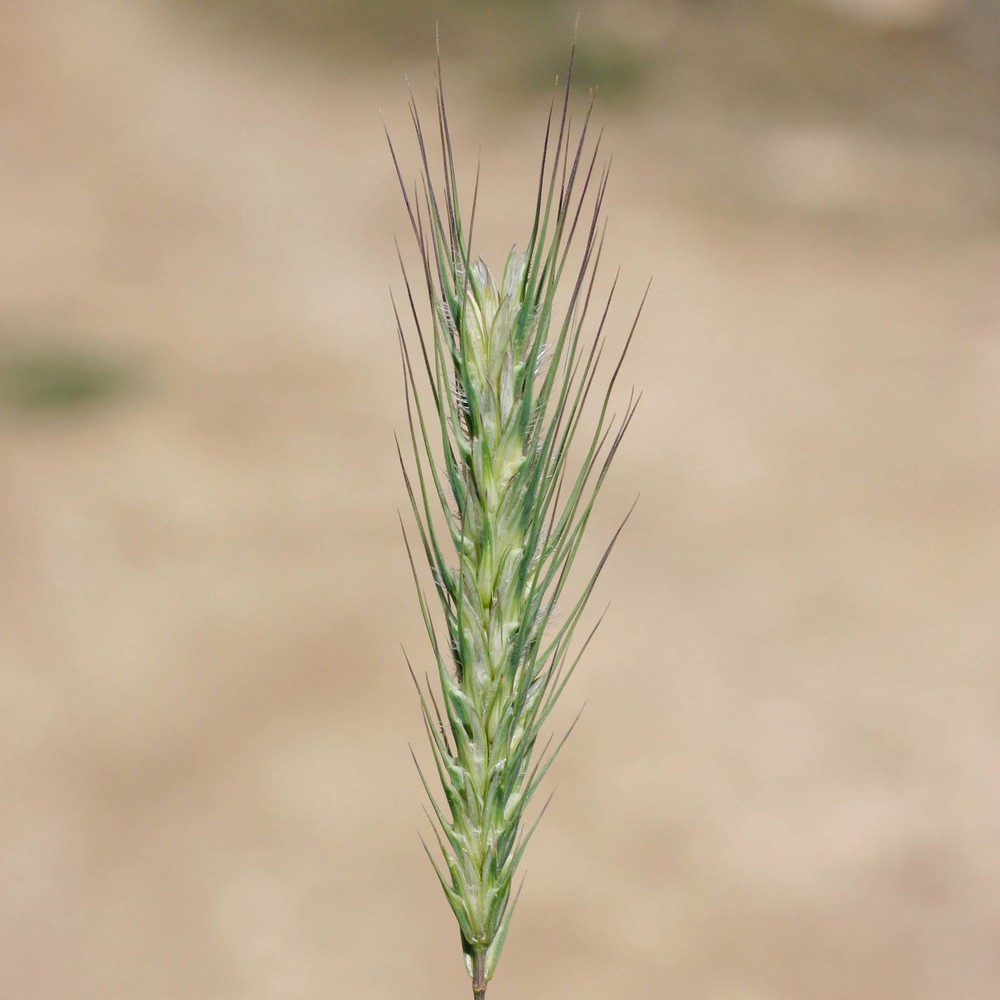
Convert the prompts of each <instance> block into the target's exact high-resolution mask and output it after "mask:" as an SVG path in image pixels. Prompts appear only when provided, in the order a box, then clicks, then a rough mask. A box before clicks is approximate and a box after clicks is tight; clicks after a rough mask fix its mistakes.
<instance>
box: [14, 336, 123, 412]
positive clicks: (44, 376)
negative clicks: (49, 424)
mask: <svg viewBox="0 0 1000 1000" xmlns="http://www.w3.org/2000/svg"><path fill="white" fill-rule="evenodd" d="M135 381H136V371H135V366H134V365H132V364H130V363H127V362H125V361H122V360H121V359H117V358H112V357H109V356H106V355H104V354H100V353H98V352H97V351H88V350H84V349H81V348H79V347H74V346H69V345H67V344H62V343H58V342H49V343H32V344H25V343H20V344H16V345H15V344H9V345H5V346H2V347H0V403H2V404H3V406H4V408H5V409H8V410H16V411H21V412H32V413H44V412H77V411H82V410H90V409H94V408H96V407H98V406H100V405H101V404H104V403H108V402H111V401H113V400H115V399H118V398H119V397H120V396H122V395H123V394H125V393H126V392H127V391H128V390H129V389H131V388H132V387H133V386H134V384H135Z"/></svg>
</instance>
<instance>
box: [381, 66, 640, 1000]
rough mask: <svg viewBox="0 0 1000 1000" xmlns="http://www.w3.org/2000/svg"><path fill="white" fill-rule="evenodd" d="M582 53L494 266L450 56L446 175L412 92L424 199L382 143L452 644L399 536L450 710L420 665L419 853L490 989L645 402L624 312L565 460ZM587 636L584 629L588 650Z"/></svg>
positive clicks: (583, 394)
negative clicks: (431, 835)
mask: <svg viewBox="0 0 1000 1000" xmlns="http://www.w3.org/2000/svg"><path fill="white" fill-rule="evenodd" d="M572 68H573V61H572V58H571V59H570V68H569V73H568V75H567V84H566V89H565V96H564V98H563V101H562V113H561V116H560V117H559V119H558V124H557V131H556V134H555V135H553V114H552V110H553V109H552V108H550V110H549V118H548V123H547V125H546V131H545V141H544V144H543V152H542V163H541V169H540V176H539V185H538V194H537V198H536V201H535V211H534V220H533V223H532V226H531V230H530V232H529V236H528V240H527V244H526V249H525V250H524V252H518V251H516V250H514V251H512V252H511V253H510V255H509V257H508V258H507V262H506V265H505V266H504V270H503V274H502V276H501V278H500V280H499V282H497V281H496V280H495V279H494V277H493V275H492V274H491V273H490V271H489V270H488V268H487V267H486V265H485V263H483V261H482V260H478V259H475V260H474V259H473V258H472V255H471V249H470V248H471V239H472V228H473V219H474V215H475V202H476V196H477V193H478V175H477V180H476V193H474V194H473V199H472V212H471V216H470V221H469V225H468V229H466V228H465V226H464V225H463V221H462V214H461V211H460V205H459V197H458V185H457V179H456V170H455V161H454V157H453V154H452V146H451V136H450V132H449V128H448V117H447V113H446V109H445V102H444V96H443V88H442V86H441V82H440V64H439V66H438V84H439V85H438V92H437V109H436V110H437V118H438V131H439V135H440V146H441V161H442V166H443V179H442V181H441V183H440V185H439V186H438V185H435V183H434V181H433V180H432V172H431V167H430V161H429V157H428V152H427V145H426V142H425V137H424V131H423V128H422V125H421V121H420V117H419V115H418V113H417V109H416V105H415V104H414V103H413V101H412V97H411V105H410V111H411V115H412V119H413V124H414V128H415V130H416V136H417V142H418V147H419V151H420V158H421V166H422V176H421V182H420V186H419V189H418V192H417V193H416V194H415V195H414V196H413V197H411V196H410V195H409V194H408V193H407V187H406V184H405V182H404V181H403V177H402V173H401V172H400V167H399V161H398V159H397V157H396V153H395V150H394V149H393V147H392V142H391V140H390V142H389V146H390V150H391V151H392V158H393V162H394V164H395V166H396V172H397V175H398V177H399V182H400V187H401V189H402V192H403V198H404V201H405V203H406V208H407V212H408V214H409V218H410V223H411V225H412V228H413V232H414V235H415V236H416V240H417V245H418V247H419V250H420V256H421V262H422V266H423V279H424V280H423V284H424V285H425V291H426V295H427V298H428V301H429V305H430V314H431V323H430V329H429V331H428V332H427V333H425V330H424V326H423V325H422V324H421V321H420V314H419V311H418V309H417V307H416V302H415V298H414V294H413V288H412V286H411V284H410V282H409V279H408V278H406V271H405V268H404V271H403V273H404V278H405V279H406V292H407V300H408V309H409V312H410V316H411V318H412V322H413V325H414V328H415V331H416V334H417V344H418V345H419V357H418V356H417V355H416V353H415V352H413V351H412V350H411V345H410V343H409V342H408V340H407V337H406V335H405V334H404V330H403V325H402V320H401V318H400V316H399V313H398V311H397V312H396V323H397V330H398V335H399V344H400V351H401V357H402V363H403V372H404V382H405V386H406V405H407V415H408V422H409V438H410V446H411V449H412V453H413V468H414V469H415V476H414V475H411V473H410V472H409V471H408V469H407V465H406V462H405V460H404V458H403V453H402V449H401V448H400V451H399V457H400V462H401V464H402V466H403V475H404V479H405V482H406V488H407V492H408V495H409V498H410V502H411V505H412V509H413V516H414V519H415V521H416V527H417V534H418V535H419V539H420V548H421V550H422V551H423V555H424V557H425V558H426V560H427V564H428V566H429V569H430V576H431V581H432V584H433V588H434V591H435V593H436V595H437V598H438V601H439V603H440V607H441V612H442V615H441V617H442V618H443V622H444V628H445V630H446V633H447V641H446V642H444V641H442V639H441V638H439V635H438V631H439V626H438V625H436V624H435V616H434V615H432V613H431V608H430V606H429V603H428V601H427V599H426V595H425V593H424V591H423V588H422V587H421V584H420V580H419V575H418V572H417V568H416V562H415V560H414V556H413V553H412V550H411V548H410V544H409V541H407V543H406V546H407V552H408V553H409V555H410V565H411V568H412V570H413V574H414V579H415V581H416V583H417V593H418V599H419V603H420V609H421V613H422V615H423V620H424V624H425V626H426V629H427V634H428V636H429V638H430V644H431V648H432V651H433V654H434V658H435V661H436V665H437V674H438V680H439V684H440V690H441V695H442V704H443V707H444V711H443V713H442V711H441V709H440V707H439V705H438V702H437V699H436V698H435V696H434V694H433V691H432V689H431V688H430V686H429V685H428V687H427V689H426V693H425V691H424V689H423V688H421V686H420V684H419V682H417V681H416V677H415V676H414V682H415V683H417V689H418V692H419V694H420V705H421V709H422V711H423V718H424V723H425V728H426V731H427V735H428V738H429V741H430V746H431V750H432V753H433V757H434V763H435V767H436V770H437V774H438V778H439V780H440V784H441V788H442V790H443V793H444V799H445V804H444V805H441V804H439V802H438V800H437V798H436V797H435V796H434V794H433V793H432V791H431V788H430V785H429V784H428V782H427V781H426V780H425V778H424V775H423V773H422V772H421V780H422V781H423V783H424V788H425V789H426V791H427V795H428V797H429V798H430V802H431V807H432V809H433V811H434V818H435V819H436V823H435V824H434V825H435V832H436V834H437V840H438V845H439V847H440V849H441V854H442V857H443V861H444V866H443V868H442V865H440V864H438V863H437V862H435V861H434V858H433V856H431V854H430V851H428V856H429V857H431V863H432V864H433V865H434V869H435V871H436V872H437V875H438V878H439V880H440V882H441V886H442V888H443V889H444V892H445V895H446V896H447V898H448V902H449V903H450V904H451V908H452V910H453V911H454V913H455V917H456V918H457V920H458V924H459V928H460V929H461V936H462V948H463V951H464V953H465V959H466V965H467V968H468V971H469V975H470V977H471V978H472V985H473V992H474V995H475V997H476V998H482V997H483V996H485V992H486V984H487V983H488V981H489V980H490V978H491V977H492V975H493V972H494V970H495V968H496V964H497V960H498V959H499V957H500V951H501V949H502V948H503V943H504V940H505V938H506V935H507V929H508V927H509V924H510V918H511V914H512V913H513V908H514V902H515V901H516V900H512V898H511V897H512V884H513V879H514V874H515V871H516V869H517V866H518V863H519V861H520V860H521V857H522V855H523V853H524V849H525V847H526V845H527V842H528V840H529V838H530V836H531V833H532V832H533V831H534V823H537V819H536V820H535V821H534V823H533V824H532V825H531V827H530V828H528V829H527V830H525V826H524V818H525V810H526V808H527V806H528V804H529V802H531V800H532V798H533V797H534V795H535V792H536V791H537V789H538V787H539V784H540V782H541V781H542V778H543V777H544V776H545V773H546V771H547V770H548V768H549V765H550V764H551V763H552V759H553V758H554V757H555V755H556V753H558V751H559V749H560V748H561V746H562V742H563V741H564V740H565V736H564V737H563V740H562V741H560V742H559V743H558V744H557V745H556V747H555V748H554V749H552V748H551V740H550V741H549V743H547V744H546V745H545V746H544V747H543V748H541V751H540V752H536V751H538V749H539V747H538V741H539V739H540V736H541V733H542V729H543V726H544V724H545V722H546V720H547V718H548V716H549V713H550V712H551V711H552V708H553V706H554V704H555V702H556V700H557V699H558V697H559V695H560V694H561V693H562V691H563V688H564V687H565V685H566V682H567V681H568V680H569V677H570V675H571V674H572V672H573V670H574V669H575V667H576V664H577V663H578V662H579V658H580V654H581V653H582V652H583V649H580V650H579V651H578V652H577V653H576V654H575V655H574V656H573V657H570V640H571V638H572V636H573V632H574V629H575V628H576V625H577V623H578V622H579V620H580V617H581V615H582V613H583V610H584V607H585V606H586V604H587V601H588V599H589V597H590V594H591V592H592V590H593V587H594V584H595V582H596V580H597V577H598V575H599V573H600V571H601V569H602V567H603V566H604V562H605V560H606V559H607V557H608V555H609V553H610V551H611V548H612V546H613V545H614V542H615V541H616V540H617V538H618V532H620V531H621V528H619V529H618V532H616V533H615V535H614V537H613V538H612V540H611V543H610V544H609V545H608V547H607V549H606V550H605V552H604V555H603V556H602V558H601V559H600V561H599V563H598V565H597V569H596V570H595V571H594V572H593V574H592V575H591V577H590V578H589V580H588V582H587V583H586V585H585V586H584V587H583V591H582V593H580V594H579V595H578V596H577V597H576V598H575V599H574V600H573V601H572V603H570V604H569V605H568V606H567V608H566V609H565V610H563V611H562V612H561V614H560V615H559V617H558V619H557V618H556V607H557V603H558V602H559V601H560V598H561V597H562V594H563V589H564V587H565V585H566V581H567V576H568V573H569V569H570V566H571V564H572V562H573V559H574V557H575V555H576V553H577V550H578V548H579V546H580V541H581V538H582V535H583V531H584V528H585V527H586V525H587V521H588V519H589V517H590V514H591V511H592V509H593V506H594V502H595V499H596V497H597V494H598V492H599V490H600V488H601V485H602V484H603V482H604V479H605V476H606V475H607V472H608V468H609V467H610V465H611V461H612V459H613V458H614V456H615V453H616V452H617V450H618V446H619V445H620V443H621V440H622V436H623V435H624V433H625V430H626V429H627V427H628V425H629V423H630V421H631V419H632V416H633V414H634V413H635V407H636V405H637V403H638V400H637V399H635V398H634V397H632V396H630V398H629V401H628V404H627V406H626V408H625V412H624V415H623V416H622V417H621V419H620V420H618V421H617V422H616V420H615V418H614V416H613V415H611V414H610V413H609V406H610V398H611V390H612V388H613V387H614V384H615V381H616V379H617V377H618V373H619V371H620V369H621V364H622V361H623V360H624V356H625V352H626V351H627V350H628V346H629V344H630V342H631V340H632V334H633V333H634V331H635V323H633V324H632V328H631V331H630V332H629V335H628V337H627V338H626V340H625V345H624V348H623V349H622V351H621V354H620V356H619V358H618V360H617V363H616V365H615V367H614V369H613V371H612V374H611V375H610V377H609V378H608V382H607V386H606V390H605V392H604V395H603V398H602V400H601V402H600V405H599V410H598V413H597V416H596V420H595V421H594V426H593V427H592V429H591V431H590V432H589V437H588V438H587V440H586V443H585V445H584V449H583V457H582V461H580V462H579V464H576V465H573V464H571V462H570V445H571V444H572V442H573V441H574V439H575V437H576V435H577V431H578V429H579V428H580V424H581V420H582V417H583V413H584V404H585V402H586V401H587V398H588V396H589V394H590V392H591V389H592V387H593V385H594V381H595V377H596V375H597V372H598V368H599V365H600V360H601V355H602V351H603V345H604V326H605V321H606V319H607V315H608V309H609V306H610V302H611V297H612V296H613V294H614V287H612V290H611V294H610V295H609V297H608V299H607V302H606V303H605V304H604V306H603V310H602V312H601V316H600V319H599V321H598V323H597V324H596V330H595V332H594V333H593V334H592V335H590V336H589V337H588V338H587V340H586V341H585V340H584V339H583V337H582V333H583V326H584V321H585V319H586V318H587V315H588V309H589V306H590V301H591V293H592V291H593V285H594V274H595V270H596V266H597V263H598V260H599V258H600V252H601V239H600V238H599V237H598V222H599V218H600V213H601V207H602V204H603V200H604V192H605V188H606V185H607V177H608V171H607V168H606V167H605V168H603V169H601V170H600V171H597V172H596V174H595V165H596V162H597V147H598V146H599V144H600V140H599V139H598V141H597V143H595V144H594V147H593V149H592V151H591V152H590V153H589V155H586V156H585V150H586V147H587V134H588V125H589V122H590V112H591V108H592V107H593V99H591V102H590V107H588V110H587V113H586V117H585V120H584V122H583V126H582V128H581V130H580V134H579V136H578V137H577V138H576V140H575V141H574V142H573V144H572V145H571V139H570V132H571V126H570V121H569V113H568V108H569V94H570V80H571V79H572ZM553 105H554V101H553ZM387 135H388V133H387ZM581 217H582V218H583V220H584V223H583V225H582V226H581V227H580V231H581V232H582V233H584V234H585V235H584V237H583V244H582V248H581V250H580V257H581V260H580V263H579V266H578V267H575V268H574V269H572V270H571V272H570V273H571V274H572V275H573V278H572V283H571V284H567V286H566V290H567V294H568V299H567V301H566V303H565V306H564V307H563V309H562V310H561V311H560V313H559V315H558V316H557V314H556V311H555V305H556V293H557V290H558V289H560V288H561V287H562V285H561V282H562V279H563V275H564V271H565V269H566V265H567V259H568V256H569V251H570V247H571V245H572V243H573V237H574V234H576V233H577V231H578V224H579V223H580V221H581ZM400 263H401V264H402V258H400ZM640 310H641V307H640ZM560 317H561V318H560ZM636 321H638V315H637V316H636ZM419 367H422V368H423V375H422V376H421V377H420V378H418V375H417V371H416V369H417V368H419ZM423 376H426V387H425V388H423V389H421V388H420V385H419V383H420V382H422V381H423ZM397 446H398V442H397ZM623 525H624V522H623ZM405 536H406V532H405V529H404V538H405ZM591 635H593V632H591ZM587 642H589V636H588V639H587V641H586V642H584V644H583V648H584V649H585V648H586V645H587ZM411 673H412V668H411ZM567 735H568V733H567ZM418 768H419V765H418Z"/></svg>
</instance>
